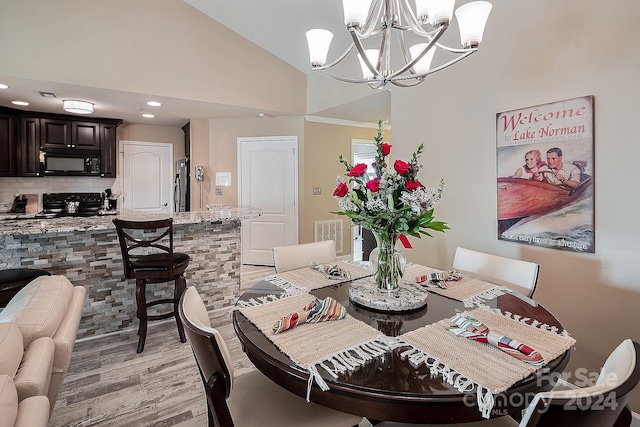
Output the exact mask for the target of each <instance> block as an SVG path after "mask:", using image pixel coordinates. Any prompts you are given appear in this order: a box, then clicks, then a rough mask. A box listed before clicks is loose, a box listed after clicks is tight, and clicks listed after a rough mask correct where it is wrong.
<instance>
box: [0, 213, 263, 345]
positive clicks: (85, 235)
mask: <svg viewBox="0 0 640 427" xmlns="http://www.w3.org/2000/svg"><path fill="white" fill-rule="evenodd" d="M260 214H261V211H260V210H259V209H255V208H250V207H242V206H228V205H217V206H212V207H211V209H210V210H209V211H205V212H180V213H175V214H171V213H169V214H145V215H141V214H119V215H117V217H118V218H122V219H128V220H153V219H160V218H167V217H173V223H174V250H175V251H176V252H184V253H186V254H188V255H189V256H190V257H191V261H190V263H189V267H187V271H186V273H185V277H186V279H187V286H196V287H197V288H198V292H200V294H201V295H202V297H203V299H204V301H205V304H206V306H207V309H209V310H213V309H217V308H222V307H225V306H229V305H232V304H234V303H235V301H236V299H237V297H238V295H239V293H240V261H241V258H240V248H241V246H240V227H241V223H242V220H243V219H252V218H256V217H258V216H259V215H260ZM115 217H116V215H96V216H89V217H64V218H51V219H34V218H33V217H28V216H25V215H16V214H0V254H2V256H1V258H0V269H4V268H17V267H22V268H38V269H43V270H46V271H49V272H51V274H61V275H64V276H66V277H67V278H68V279H69V280H70V281H71V282H72V283H73V284H75V285H82V286H84V287H85V288H86V290H87V299H86V302H85V307H84V310H83V314H82V320H81V322H80V328H79V329H78V337H79V338H82V337H88V336H92V335H101V334H105V333H109V332H116V331H120V330H123V329H127V328H131V327H134V326H135V327H137V318H136V301H135V281H134V280H127V279H126V278H125V277H124V271H123V268H122V254H121V252H120V245H119V243H118V236H117V234H116V228H115V226H114V225H113V222H112V221H113V218H115ZM147 292H148V295H147V297H148V298H149V299H157V298H169V297H170V296H171V295H172V293H173V283H168V284H166V285H165V284H158V285H152V286H149V287H148V288H147Z"/></svg>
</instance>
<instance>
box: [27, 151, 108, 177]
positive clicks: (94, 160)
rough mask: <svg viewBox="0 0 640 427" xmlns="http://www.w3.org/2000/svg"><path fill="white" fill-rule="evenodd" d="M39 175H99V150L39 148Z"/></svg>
mask: <svg viewBox="0 0 640 427" xmlns="http://www.w3.org/2000/svg"><path fill="white" fill-rule="evenodd" d="M40 176H100V151H97V150H79V149H75V148H74V149H65V148H49V149H40Z"/></svg>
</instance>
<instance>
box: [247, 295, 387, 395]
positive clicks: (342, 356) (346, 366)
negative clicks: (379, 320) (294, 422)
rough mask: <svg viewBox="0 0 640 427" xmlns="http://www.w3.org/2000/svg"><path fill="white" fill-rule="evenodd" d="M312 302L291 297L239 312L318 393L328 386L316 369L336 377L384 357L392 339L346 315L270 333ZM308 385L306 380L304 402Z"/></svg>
mask: <svg viewBox="0 0 640 427" xmlns="http://www.w3.org/2000/svg"><path fill="white" fill-rule="evenodd" d="M313 299H314V297H313V296H312V295H309V294H300V295H293V296H290V297H288V298H284V299H281V300H278V301H274V302H270V303H269V304H262V305H257V306H253V307H243V308H239V310H240V312H241V313H242V314H244V315H245V316H246V317H247V319H249V321H251V323H253V324H254V325H255V326H256V327H257V328H258V329H259V330H260V331H261V332H262V333H263V334H264V335H265V336H266V337H267V339H269V341H271V342H272V343H273V344H274V345H275V346H276V347H278V349H279V350H280V351H282V352H283V353H284V354H286V355H287V356H289V358H290V359H291V360H293V362H295V363H296V364H297V365H298V366H300V367H302V368H304V369H306V370H307V371H308V372H309V374H310V375H311V378H312V379H313V380H315V382H316V383H317V384H318V386H319V387H320V388H321V389H322V390H328V389H329V386H328V385H327V383H326V381H325V380H324V379H323V378H322V377H321V376H320V374H319V372H318V367H320V368H321V369H324V370H325V371H326V372H328V373H329V374H330V375H331V376H332V377H334V378H337V375H338V374H339V373H342V372H348V371H351V370H354V369H356V368H358V367H359V366H362V365H363V364H364V363H365V362H366V361H367V360H370V359H372V358H375V357H378V356H380V355H382V354H384V353H385V352H386V351H387V350H388V349H389V348H390V345H391V343H392V341H393V340H389V339H387V338H386V337H385V336H384V335H383V334H382V333H381V332H380V331H378V330H376V329H374V328H372V327H371V326H369V325H367V324H365V323H364V322H361V321H360V320H357V319H355V318H354V317H352V316H350V315H348V314H347V315H346V316H345V317H344V318H343V319H340V320H334V321H329V322H320V323H304V324H302V325H298V326H295V327H294V328H292V329H289V330H287V331H284V332H281V333H279V334H274V332H273V326H274V324H276V323H277V322H278V320H280V319H281V318H283V317H285V316H288V315H290V314H291V313H295V312H299V311H301V310H302V308H303V307H304V306H305V305H306V304H307V303H309V302H310V301H312V300H313ZM312 384H313V381H311V380H310V381H309V386H308V389H307V400H308V399H309V394H310V392H311V386H312Z"/></svg>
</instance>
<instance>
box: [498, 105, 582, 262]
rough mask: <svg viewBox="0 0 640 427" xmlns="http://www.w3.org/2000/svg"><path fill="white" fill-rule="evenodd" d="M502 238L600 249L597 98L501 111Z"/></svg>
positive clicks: (570, 248) (499, 211)
mask: <svg viewBox="0 0 640 427" xmlns="http://www.w3.org/2000/svg"><path fill="white" fill-rule="evenodd" d="M496 142H497V144H496V145H497V177H498V179H497V190H498V194H497V196H498V197H497V201H498V239H500V240H510V241H517V242H520V243H526V244H530V245H535V246H542V247H548V248H555V249H563V250H570V251H577V252H594V243H593V242H594V220H593V218H594V212H593V97H592V96H585V97H580V98H574V99H569V100H565V101H559V102H554V103H550V104H544V105H538V106H533V107H529V108H524V109H519V110H512V111H507V112H504V113H498V114H497V115H496Z"/></svg>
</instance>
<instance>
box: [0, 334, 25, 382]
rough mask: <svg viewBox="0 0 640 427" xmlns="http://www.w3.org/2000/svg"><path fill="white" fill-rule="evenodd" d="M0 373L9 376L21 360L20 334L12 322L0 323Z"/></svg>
mask: <svg viewBox="0 0 640 427" xmlns="http://www.w3.org/2000/svg"><path fill="white" fill-rule="evenodd" d="M0 349H2V350H1V351H0V375H9V376H10V377H11V378H13V376H14V375H15V374H16V372H17V371H18V366H20V361H21V360H22V352H23V347H22V334H21V333H20V330H19V329H18V327H17V326H15V325H14V324H13V323H0Z"/></svg>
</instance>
